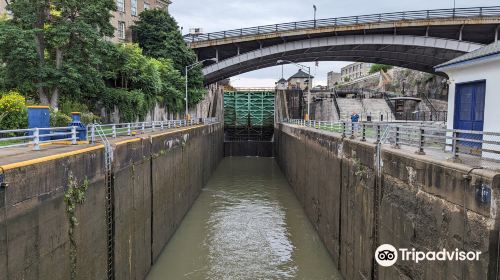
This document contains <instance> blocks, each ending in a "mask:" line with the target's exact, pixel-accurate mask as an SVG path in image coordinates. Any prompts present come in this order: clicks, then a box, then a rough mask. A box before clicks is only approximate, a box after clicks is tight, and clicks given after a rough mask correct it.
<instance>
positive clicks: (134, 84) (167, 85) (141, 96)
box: [103, 44, 184, 121]
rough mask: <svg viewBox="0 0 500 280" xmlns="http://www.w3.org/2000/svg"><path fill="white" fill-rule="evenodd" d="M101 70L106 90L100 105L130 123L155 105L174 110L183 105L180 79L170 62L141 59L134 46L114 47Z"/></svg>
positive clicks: (140, 54)
mask: <svg viewBox="0 0 500 280" xmlns="http://www.w3.org/2000/svg"><path fill="white" fill-rule="evenodd" d="M109 60H112V61H114V63H109V64H107V65H108V67H109V68H108V69H105V73H107V74H106V76H107V79H108V80H107V84H108V86H109V87H108V88H107V89H106V90H105V94H104V99H103V101H104V105H105V106H106V107H107V108H108V109H113V107H114V106H118V107H119V108H120V112H121V115H122V117H123V118H124V119H125V120H127V121H133V120H135V119H136V118H137V117H143V116H144V115H145V114H146V113H147V111H148V110H149V109H151V108H152V107H153V106H154V105H155V104H156V103H159V104H161V105H167V107H168V108H169V110H171V111H178V110H180V109H181V108H182V104H183V103H182V102H183V94H182V92H183V88H184V83H183V78H182V76H181V75H180V73H179V71H177V70H176V69H175V68H174V66H173V63H172V61H171V60H169V59H163V58H161V59H155V58H152V57H147V56H144V55H143V53H142V50H141V49H140V48H139V46H138V45H137V44H121V45H118V46H117V49H116V52H115V53H113V54H112V55H111V56H110V57H109Z"/></svg>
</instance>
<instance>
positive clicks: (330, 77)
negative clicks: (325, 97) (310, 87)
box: [327, 71, 341, 89]
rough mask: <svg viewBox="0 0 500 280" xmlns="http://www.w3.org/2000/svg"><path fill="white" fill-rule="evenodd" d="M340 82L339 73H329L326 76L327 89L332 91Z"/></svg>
mask: <svg viewBox="0 0 500 280" xmlns="http://www.w3.org/2000/svg"><path fill="white" fill-rule="evenodd" d="M340 82H341V75H340V73H337V72H333V71H330V72H328V74H327V87H328V89H332V88H334V87H335V85H337V84H339V83H340Z"/></svg>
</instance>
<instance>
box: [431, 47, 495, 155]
mask: <svg viewBox="0 0 500 280" xmlns="http://www.w3.org/2000/svg"><path fill="white" fill-rule="evenodd" d="M436 71H439V72H444V73H446V74H447V75H448V76H449V81H450V89H449V93H448V128H449V129H460V130H474V131H486V132H500V41H498V42H495V43H493V44H491V45H488V46H486V47H483V48H481V49H478V50H476V51H473V52H470V53H468V54H465V55H463V56H461V57H458V58H456V59H453V60H450V61H448V62H446V63H443V64H441V65H438V66H437V67H436ZM463 137H466V138H473V139H476V140H481V138H482V137H481V136H478V135H473V134H470V135H465V136H463ZM483 139H484V138H483ZM484 140H487V139H484ZM490 140H492V139H490ZM464 145H466V146H472V148H481V144H480V143H465V144H464ZM487 146H488V144H483V146H482V148H483V149H487V148H493V147H487ZM493 149H495V150H497V149H498V148H493ZM483 156H488V155H485V154H483ZM495 157H496V158H498V157H499V155H495Z"/></svg>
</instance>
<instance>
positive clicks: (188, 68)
mask: <svg viewBox="0 0 500 280" xmlns="http://www.w3.org/2000/svg"><path fill="white" fill-rule="evenodd" d="M205 61H213V62H217V59H216V58H209V59H205V60H202V61H198V62H195V63H193V64H191V65H187V66H186V70H185V72H184V74H185V78H186V80H185V90H186V96H185V97H184V101H185V102H186V113H185V114H186V120H190V119H191V117H190V116H189V108H188V72H189V70H191V69H193V68H194V67H196V66H198V65H200V64H202V63H203V62H205Z"/></svg>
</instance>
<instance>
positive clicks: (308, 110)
mask: <svg viewBox="0 0 500 280" xmlns="http://www.w3.org/2000/svg"><path fill="white" fill-rule="evenodd" d="M285 62H286V63H291V64H294V65H295V66H297V67H299V68H300V69H307V76H308V77H309V81H307V114H306V115H305V116H304V120H306V121H308V120H309V113H310V110H311V85H312V81H311V67H310V66H306V65H302V64H299V63H296V62H293V61H290V60H282V59H280V60H278V61H276V64H282V63H285Z"/></svg>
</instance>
